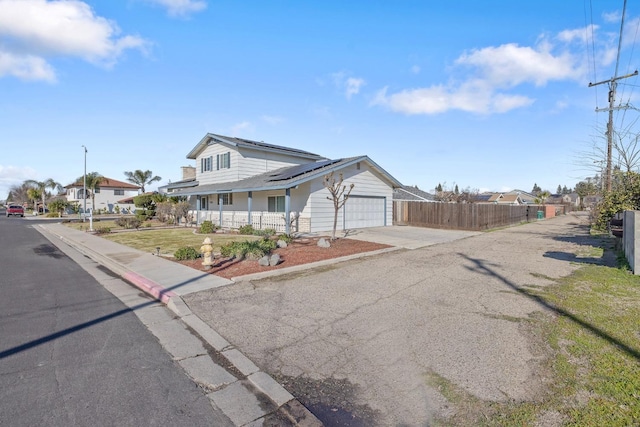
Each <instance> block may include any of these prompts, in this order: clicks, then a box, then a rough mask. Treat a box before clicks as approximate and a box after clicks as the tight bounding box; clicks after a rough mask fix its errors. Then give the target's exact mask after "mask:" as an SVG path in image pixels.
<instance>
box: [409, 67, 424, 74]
mask: <svg viewBox="0 0 640 427" xmlns="http://www.w3.org/2000/svg"><path fill="white" fill-rule="evenodd" d="M409 70H410V71H411V72H412V73H413V74H420V71H421V68H420V66H419V65H413V66H412V67H411V68H410V69H409Z"/></svg>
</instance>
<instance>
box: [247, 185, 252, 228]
mask: <svg viewBox="0 0 640 427" xmlns="http://www.w3.org/2000/svg"><path fill="white" fill-rule="evenodd" d="M252 201H253V191H249V194H248V199H247V217H248V218H247V221H249V225H251V202H252Z"/></svg>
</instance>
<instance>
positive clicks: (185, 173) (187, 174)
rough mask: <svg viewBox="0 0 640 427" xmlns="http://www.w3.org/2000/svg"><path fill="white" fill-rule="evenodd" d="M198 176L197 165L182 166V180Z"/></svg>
mask: <svg viewBox="0 0 640 427" xmlns="http://www.w3.org/2000/svg"><path fill="white" fill-rule="evenodd" d="M195 177H196V168H195V166H182V180H183V181H184V180H185V179H193V178H195Z"/></svg>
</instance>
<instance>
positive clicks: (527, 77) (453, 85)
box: [371, 30, 584, 115]
mask: <svg viewBox="0 0 640 427" xmlns="http://www.w3.org/2000/svg"><path fill="white" fill-rule="evenodd" d="M582 31H584V30H582ZM579 34H580V31H579V30H576V32H565V33H563V34H562V35H561V36H560V37H559V38H558V39H557V40H558V41H556V43H557V44H558V45H556V44H554V43H553V42H551V41H549V40H547V39H546V38H545V37H541V38H540V40H539V41H538V43H537V44H536V45H535V46H534V47H529V46H520V45H518V44H515V43H507V44H503V45H500V46H490V47H486V48H482V49H474V50H471V51H469V52H464V53H463V54H462V55H460V57H458V59H457V60H456V61H455V63H454V64H455V65H456V66H457V68H455V69H456V70H457V69H460V70H463V71H465V72H468V75H467V76H466V77H465V78H463V79H461V80H458V81H455V80H452V81H451V82H450V83H448V84H436V85H432V86H429V87H424V88H414V89H404V90H401V91H398V92H396V93H392V94H388V93H387V92H388V88H384V89H382V90H380V91H378V93H377V94H376V96H375V97H374V99H373V100H372V101H371V105H381V106H386V107H388V108H389V109H391V110H392V111H396V112H401V113H405V114H427V115H428V114H438V113H444V112H447V111H450V110H461V111H466V112H470V113H478V114H491V113H505V112H507V111H510V110H513V109H516V108H521V107H525V106H528V105H531V104H532V103H533V102H534V101H535V100H534V99H533V98H531V97H529V96H526V95H523V94H518V93H509V92H512V91H513V90H515V88H517V87H519V86H521V85H524V84H530V85H535V86H538V87H539V86H544V85H546V84H547V83H548V82H550V81H560V80H577V81H580V80H583V79H584V70H583V69H582V65H581V62H580V60H579V56H577V55H573V54H572V53H571V52H570V51H569V50H568V48H567V46H566V45H567V44H568V43H570V42H573V41H574V40H575V39H576V38H577V37H578V35H579ZM562 40H564V42H562V43H560V42H559V41H562Z"/></svg>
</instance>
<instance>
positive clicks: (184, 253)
mask: <svg viewBox="0 0 640 427" xmlns="http://www.w3.org/2000/svg"><path fill="white" fill-rule="evenodd" d="M173 256H174V257H175V259H177V260H178V261H184V260H188V259H198V258H200V252H198V251H197V250H196V248H194V247H191V246H183V247H181V248H179V249H178V250H177V251H175V253H174V254H173Z"/></svg>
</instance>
